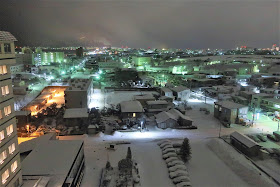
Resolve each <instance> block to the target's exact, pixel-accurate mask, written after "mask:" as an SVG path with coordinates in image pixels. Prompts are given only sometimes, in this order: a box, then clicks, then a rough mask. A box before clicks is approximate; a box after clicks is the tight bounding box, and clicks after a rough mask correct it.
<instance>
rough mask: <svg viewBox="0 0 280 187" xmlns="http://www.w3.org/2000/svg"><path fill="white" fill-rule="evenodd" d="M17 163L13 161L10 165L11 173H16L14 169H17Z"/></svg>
mask: <svg viewBox="0 0 280 187" xmlns="http://www.w3.org/2000/svg"><path fill="white" fill-rule="evenodd" d="M17 166H18V165H17V161H14V163H12V165H11V171H12V172H15V171H16V169H17Z"/></svg>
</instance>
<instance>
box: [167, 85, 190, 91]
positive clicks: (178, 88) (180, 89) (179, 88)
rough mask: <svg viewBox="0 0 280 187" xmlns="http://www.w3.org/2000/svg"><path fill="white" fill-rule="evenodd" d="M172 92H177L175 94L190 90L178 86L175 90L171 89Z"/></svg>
mask: <svg viewBox="0 0 280 187" xmlns="http://www.w3.org/2000/svg"><path fill="white" fill-rule="evenodd" d="M171 90H173V91H175V92H182V91H185V90H190V89H188V88H187V87H185V86H177V87H175V88H171Z"/></svg>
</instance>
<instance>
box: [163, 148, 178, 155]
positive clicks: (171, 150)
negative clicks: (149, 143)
mask: <svg viewBox="0 0 280 187" xmlns="http://www.w3.org/2000/svg"><path fill="white" fill-rule="evenodd" d="M175 151H176V150H175V149H174V148H167V149H165V150H162V154H166V153H175Z"/></svg>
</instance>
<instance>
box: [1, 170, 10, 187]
mask: <svg viewBox="0 0 280 187" xmlns="http://www.w3.org/2000/svg"><path fill="white" fill-rule="evenodd" d="M8 178H9V170H8V169H7V170H6V171H5V172H4V173H3V174H2V184H5V182H6V181H7V179H8Z"/></svg>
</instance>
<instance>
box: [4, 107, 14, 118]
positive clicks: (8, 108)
mask: <svg viewBox="0 0 280 187" xmlns="http://www.w3.org/2000/svg"><path fill="white" fill-rule="evenodd" d="M10 113H12V110H11V106H10V105H9V106H6V107H4V114H5V116H8V115H9V114H10Z"/></svg>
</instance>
